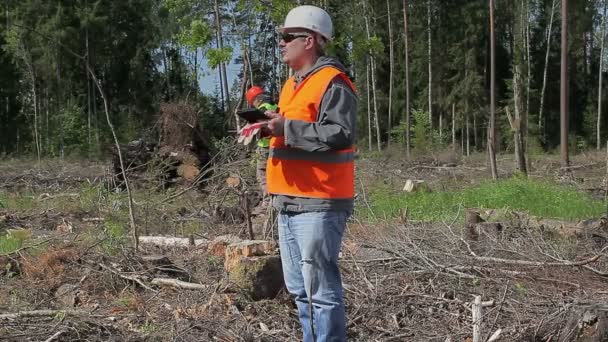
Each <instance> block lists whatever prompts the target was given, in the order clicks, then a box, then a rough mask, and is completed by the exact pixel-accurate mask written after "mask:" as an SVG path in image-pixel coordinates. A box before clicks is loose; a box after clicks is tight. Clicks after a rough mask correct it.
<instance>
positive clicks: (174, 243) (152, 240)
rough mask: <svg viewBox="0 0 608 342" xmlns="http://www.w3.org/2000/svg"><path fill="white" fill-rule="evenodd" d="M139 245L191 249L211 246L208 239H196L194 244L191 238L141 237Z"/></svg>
mask: <svg viewBox="0 0 608 342" xmlns="http://www.w3.org/2000/svg"><path fill="white" fill-rule="evenodd" d="M139 243H140V244H142V245H146V244H147V245H154V246H158V247H189V246H204V245H207V244H209V240H207V239H195V240H194V243H192V241H191V240H190V239H189V238H179V237H168V236H140V237H139Z"/></svg>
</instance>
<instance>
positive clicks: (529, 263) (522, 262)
mask: <svg viewBox="0 0 608 342" xmlns="http://www.w3.org/2000/svg"><path fill="white" fill-rule="evenodd" d="M607 249H608V246H606V247H604V248H602V250H601V251H600V252H599V253H598V254H596V255H594V256H592V257H591V258H589V259H585V260H581V261H562V262H544V261H528V260H511V259H502V258H494V257H482V256H471V257H470V258H472V259H474V260H477V261H487V262H493V263H499V264H508V265H521V266H532V267H563V266H585V265H588V264H591V263H594V262H596V261H598V260H599V259H600V258H601V257H602V256H604V254H603V253H604V252H605V251H606V250H607Z"/></svg>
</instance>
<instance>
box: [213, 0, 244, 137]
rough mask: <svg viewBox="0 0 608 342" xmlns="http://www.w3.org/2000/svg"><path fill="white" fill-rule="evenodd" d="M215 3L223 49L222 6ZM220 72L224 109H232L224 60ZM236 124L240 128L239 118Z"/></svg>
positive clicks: (216, 22) (221, 47) (216, 21)
mask: <svg viewBox="0 0 608 342" xmlns="http://www.w3.org/2000/svg"><path fill="white" fill-rule="evenodd" d="M214 4H215V27H216V29H217V44H218V48H219V49H223V48H224V40H223V34H222V18H221V15H220V6H219V4H218V0H215V1H214ZM220 72H221V75H222V85H223V88H224V92H225V99H226V107H227V108H225V109H224V110H225V111H230V107H231V106H230V88H229V87H228V77H227V76H226V64H225V63H224V62H221V63H220ZM236 125H237V129H239V127H238V120H237V121H236Z"/></svg>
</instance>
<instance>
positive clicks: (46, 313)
mask: <svg viewBox="0 0 608 342" xmlns="http://www.w3.org/2000/svg"><path fill="white" fill-rule="evenodd" d="M58 315H64V316H88V315H89V313H88V312H86V311H82V310H34V311H20V312H15V313H7V314H0V319H18V318H30V317H54V316H58Z"/></svg>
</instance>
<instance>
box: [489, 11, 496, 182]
mask: <svg viewBox="0 0 608 342" xmlns="http://www.w3.org/2000/svg"><path fill="white" fill-rule="evenodd" d="M495 86H496V41H495V36H494V0H490V122H489V127H488V129H489V132H488V158H489V162H490V170H491V172H492V178H493V179H494V180H496V179H498V171H497V168H496V151H495V143H496V138H495V135H496V127H495V122H496V118H495V109H496V108H495V107H496V98H495V96H496V89H495Z"/></svg>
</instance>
